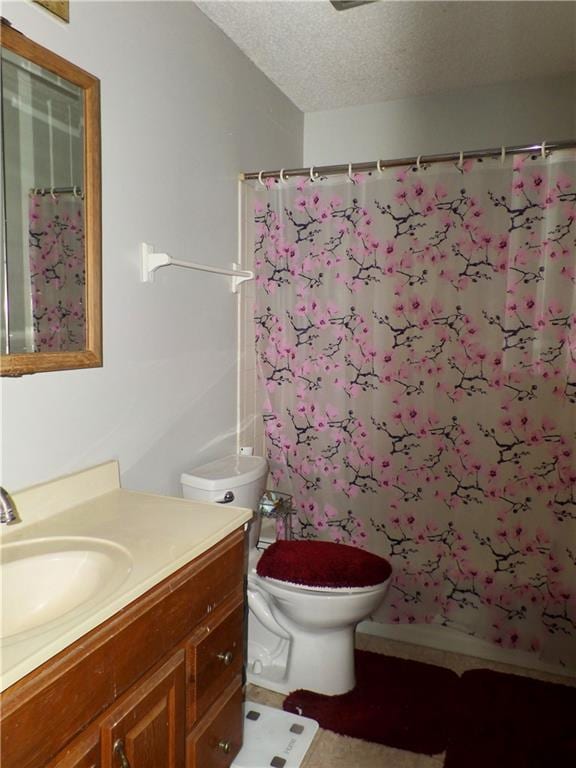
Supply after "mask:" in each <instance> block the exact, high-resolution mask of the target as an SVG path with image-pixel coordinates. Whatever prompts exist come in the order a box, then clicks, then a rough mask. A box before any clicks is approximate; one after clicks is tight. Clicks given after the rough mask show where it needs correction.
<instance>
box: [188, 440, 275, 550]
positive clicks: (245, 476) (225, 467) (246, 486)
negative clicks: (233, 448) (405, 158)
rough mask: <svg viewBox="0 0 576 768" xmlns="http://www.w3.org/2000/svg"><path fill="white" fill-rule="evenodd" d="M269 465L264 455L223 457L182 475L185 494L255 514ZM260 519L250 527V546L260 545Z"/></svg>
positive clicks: (257, 518) (199, 499) (190, 497)
mask: <svg viewBox="0 0 576 768" xmlns="http://www.w3.org/2000/svg"><path fill="white" fill-rule="evenodd" d="M267 476H268V462H267V461H266V459H264V458H263V457H262V456H240V455H237V454H232V455H230V456H224V457H223V458H221V459H216V461H211V462H209V463H208V464H202V466H200V467H194V468H193V469H191V470H189V471H188V472H183V473H182V475H181V476H180V482H181V484H182V495H183V496H184V498H185V499H195V500H196V501H215V502H220V503H222V504H232V505H234V506H236V507H247V508H248V509H252V510H254V511H256V509H257V507H258V502H259V500H260V497H261V496H262V494H263V493H264V489H265V488H266V477H267ZM260 522H261V521H260V516H259V515H255V516H254V518H253V520H252V525H251V527H250V540H249V541H250V547H251V548H253V547H255V546H256V544H257V543H258V538H259V536H260Z"/></svg>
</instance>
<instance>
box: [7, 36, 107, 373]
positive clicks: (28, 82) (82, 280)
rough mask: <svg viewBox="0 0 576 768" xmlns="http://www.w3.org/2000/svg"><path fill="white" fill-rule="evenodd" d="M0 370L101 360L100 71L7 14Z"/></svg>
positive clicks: (59, 366)
mask: <svg viewBox="0 0 576 768" xmlns="http://www.w3.org/2000/svg"><path fill="white" fill-rule="evenodd" d="M0 48H1V55H2V67H1V82H2V114H1V119H2V126H3V131H2V168H3V172H2V209H3V210H2V213H3V216H2V218H3V226H2V264H1V268H0V316H1V323H0V373H1V375H2V376H21V375H23V374H27V373H38V372H41V371H58V370H68V369H72V368H94V367H99V366H101V365H102V278H101V180H100V81H99V80H98V79H97V78H95V77H93V76H92V75H90V74H88V73H87V72H85V71H84V70H82V69H80V68H79V67H76V66H75V65H74V64H71V63H70V62H68V61H66V60H65V59H63V58H61V57H60V56H57V55H56V54H54V53H52V52H51V51H49V50H47V49H46V48H43V47H42V46H40V45H38V44H36V43H34V42H33V41H32V40H29V39H28V38H27V37H25V36H24V35H22V34H20V33H19V32H17V31H16V30H15V29H13V28H12V27H10V26H9V25H8V24H7V23H6V22H5V21H3V22H2V26H1V37H0Z"/></svg>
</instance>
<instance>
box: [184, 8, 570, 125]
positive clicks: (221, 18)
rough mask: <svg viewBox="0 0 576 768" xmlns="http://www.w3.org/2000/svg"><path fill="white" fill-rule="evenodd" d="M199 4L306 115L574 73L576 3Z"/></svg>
mask: <svg viewBox="0 0 576 768" xmlns="http://www.w3.org/2000/svg"><path fill="white" fill-rule="evenodd" d="M197 5H198V6H199V8H200V9H201V10H202V11H203V12H204V13H205V14H206V15H207V16H208V17H209V18H210V19H212V21H214V23H215V24H217V25H218V26H219V27H220V28H221V29H222V30H223V31H224V32H225V33H226V35H228V37H230V38H231V39H232V40H233V41H234V42H235V43H236V44H237V45H238V47H239V48H240V49H241V50H242V51H244V53H245V54H246V55H247V56H248V57H249V58H250V59H251V60H252V61H253V62H254V63H255V64H256V66H258V67H259V69H261V70H262V71H263V72H264V73H265V74H266V75H267V76H268V77H269V78H270V80H272V82H274V83H275V84H276V85H277V86H278V87H279V88H280V89H281V90H282V91H283V92H284V93H285V94H286V95H287V96H288V97H289V98H290V99H291V100H292V101H293V102H294V103H295V104H296V105H297V106H298V107H300V109H302V110H303V111H305V112H312V111H315V110H321V109H335V108H338V107H345V106H352V105H357V104H368V103H372V102H378V101H386V100H388V99H400V98H406V97H410V96H422V95H426V94H432V93H440V92H446V91H450V90H456V89H462V88H468V87H471V86H479V85H488V84H491V83H496V82H506V81H512V80H522V79H527V78H532V77H544V76H546V75H555V74H559V73H566V72H573V71H575V70H576V2H550V1H548V0H546V1H545V2H504V1H497V2H467V1H464V2H462V1H461V2H412V0H395V1H391V0H382V2H376V3H371V4H369V5H364V6H359V7H357V8H351V9H348V10H346V11H340V12H338V11H336V10H335V9H334V8H333V7H332V5H331V4H330V3H329V2H328V0H258V1H254V0H230V1H229V0H219V1H217V2H198V3H197Z"/></svg>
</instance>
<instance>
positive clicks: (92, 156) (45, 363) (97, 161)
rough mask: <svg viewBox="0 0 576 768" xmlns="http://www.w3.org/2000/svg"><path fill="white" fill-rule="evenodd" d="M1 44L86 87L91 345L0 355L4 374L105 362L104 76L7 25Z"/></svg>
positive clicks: (88, 326)
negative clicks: (102, 108) (101, 93)
mask: <svg viewBox="0 0 576 768" xmlns="http://www.w3.org/2000/svg"><path fill="white" fill-rule="evenodd" d="M0 34H1V38H0V45H1V46H2V47H5V48H7V49H8V50H10V51H12V52H13V53H16V54H18V55H20V56H22V57H23V58H25V59H28V60H29V61H32V62H33V63H34V64H37V65H39V66H41V67H44V69H47V70H49V71H50V72H53V73H54V74H56V75H59V76H60V77H62V78H64V79H66V80H68V81H69V82H71V83H73V84H74V85H77V86H79V87H80V88H82V89H83V91H84V188H85V194H84V200H85V206H84V218H85V263H86V266H85V269H86V293H85V304H86V347H85V349H83V350H81V351H78V352H31V353H27V354H8V355H0V375H1V376H22V375H24V374H28V373H39V372H42V371H63V370H70V369H75V368H98V367H101V366H102V212H101V211H102V207H101V205H102V203H101V155H100V81H99V80H98V78H96V77H94V76H93V75H91V74H89V73H88V72H85V71H84V70H83V69H80V68H79V67H77V66H75V65H74V64H71V63H70V62H69V61H67V60H66V59H63V58H62V57H61V56H58V55H57V54H55V53H52V51H49V50H48V49H46V48H43V47H42V46H41V45H38V44H37V43H34V42H33V41H32V40H30V39H28V38H27V37H26V36H25V35H23V34H21V33H20V32H17V31H16V30H15V29H14V28H13V27H10V26H7V25H5V24H2V26H1V33H0Z"/></svg>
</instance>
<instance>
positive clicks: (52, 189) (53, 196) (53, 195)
mask: <svg viewBox="0 0 576 768" xmlns="http://www.w3.org/2000/svg"><path fill="white" fill-rule="evenodd" d="M50 197H51V198H52V200H56V193H55V192H54V187H50Z"/></svg>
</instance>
